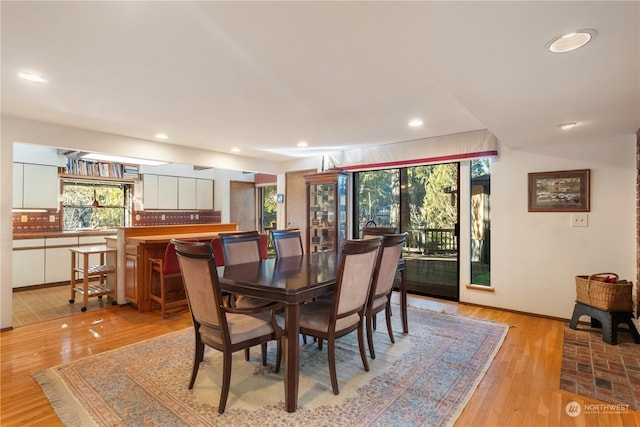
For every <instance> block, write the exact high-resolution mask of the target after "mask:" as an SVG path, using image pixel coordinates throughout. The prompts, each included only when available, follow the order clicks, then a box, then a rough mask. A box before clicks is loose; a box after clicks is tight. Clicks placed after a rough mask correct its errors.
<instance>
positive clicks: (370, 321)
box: [367, 313, 376, 359]
mask: <svg viewBox="0 0 640 427" xmlns="http://www.w3.org/2000/svg"><path fill="white" fill-rule="evenodd" d="M374 316H375V314H372V313H368V314H367V344H368V345H369V355H371V358H372V359H375V358H376V352H375V350H374V349H373V319H375V317H374Z"/></svg>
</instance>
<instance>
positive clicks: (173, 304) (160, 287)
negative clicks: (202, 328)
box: [149, 242, 188, 319]
mask: <svg viewBox="0 0 640 427" xmlns="http://www.w3.org/2000/svg"><path fill="white" fill-rule="evenodd" d="M149 261H150V262H151V284H150V286H149V299H150V300H151V301H155V302H157V303H158V304H160V310H161V312H162V318H163V319H164V318H166V317H167V316H168V315H169V314H170V313H169V310H171V311H179V310H174V309H183V308H186V307H187V305H188V302H187V296H186V294H185V291H184V285H183V284H182V277H181V274H180V264H179V263H178V257H177V255H176V249H175V247H174V245H173V243H171V242H169V243H168V244H167V247H166V249H165V251H164V258H162V259H159V258H150V259H149Z"/></svg>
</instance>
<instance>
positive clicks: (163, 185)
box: [158, 175, 178, 209]
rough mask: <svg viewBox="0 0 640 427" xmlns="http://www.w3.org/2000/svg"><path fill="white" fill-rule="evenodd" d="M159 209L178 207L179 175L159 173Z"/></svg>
mask: <svg viewBox="0 0 640 427" xmlns="http://www.w3.org/2000/svg"><path fill="white" fill-rule="evenodd" d="M158 209H178V177H177V176H166V175H158Z"/></svg>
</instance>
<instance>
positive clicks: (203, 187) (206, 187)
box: [196, 178, 213, 209]
mask: <svg viewBox="0 0 640 427" xmlns="http://www.w3.org/2000/svg"><path fill="white" fill-rule="evenodd" d="M196 209H213V180H211V179H199V178H198V179H196Z"/></svg>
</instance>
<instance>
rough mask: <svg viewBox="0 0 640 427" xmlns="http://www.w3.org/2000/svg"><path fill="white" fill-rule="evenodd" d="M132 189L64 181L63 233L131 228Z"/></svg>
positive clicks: (129, 186) (109, 183)
mask: <svg viewBox="0 0 640 427" xmlns="http://www.w3.org/2000/svg"><path fill="white" fill-rule="evenodd" d="M131 187H132V186H131V185H130V184H124V183H119V182H102V181H96V182H90V181H88V182H78V181H63V184H62V194H63V196H62V197H63V205H62V209H63V224H62V228H63V230H77V229H87V228H89V229H91V228H111V227H119V226H126V225H128V224H129V222H130V221H129V217H130V212H131V209H130V206H131V194H132V189H131Z"/></svg>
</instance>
